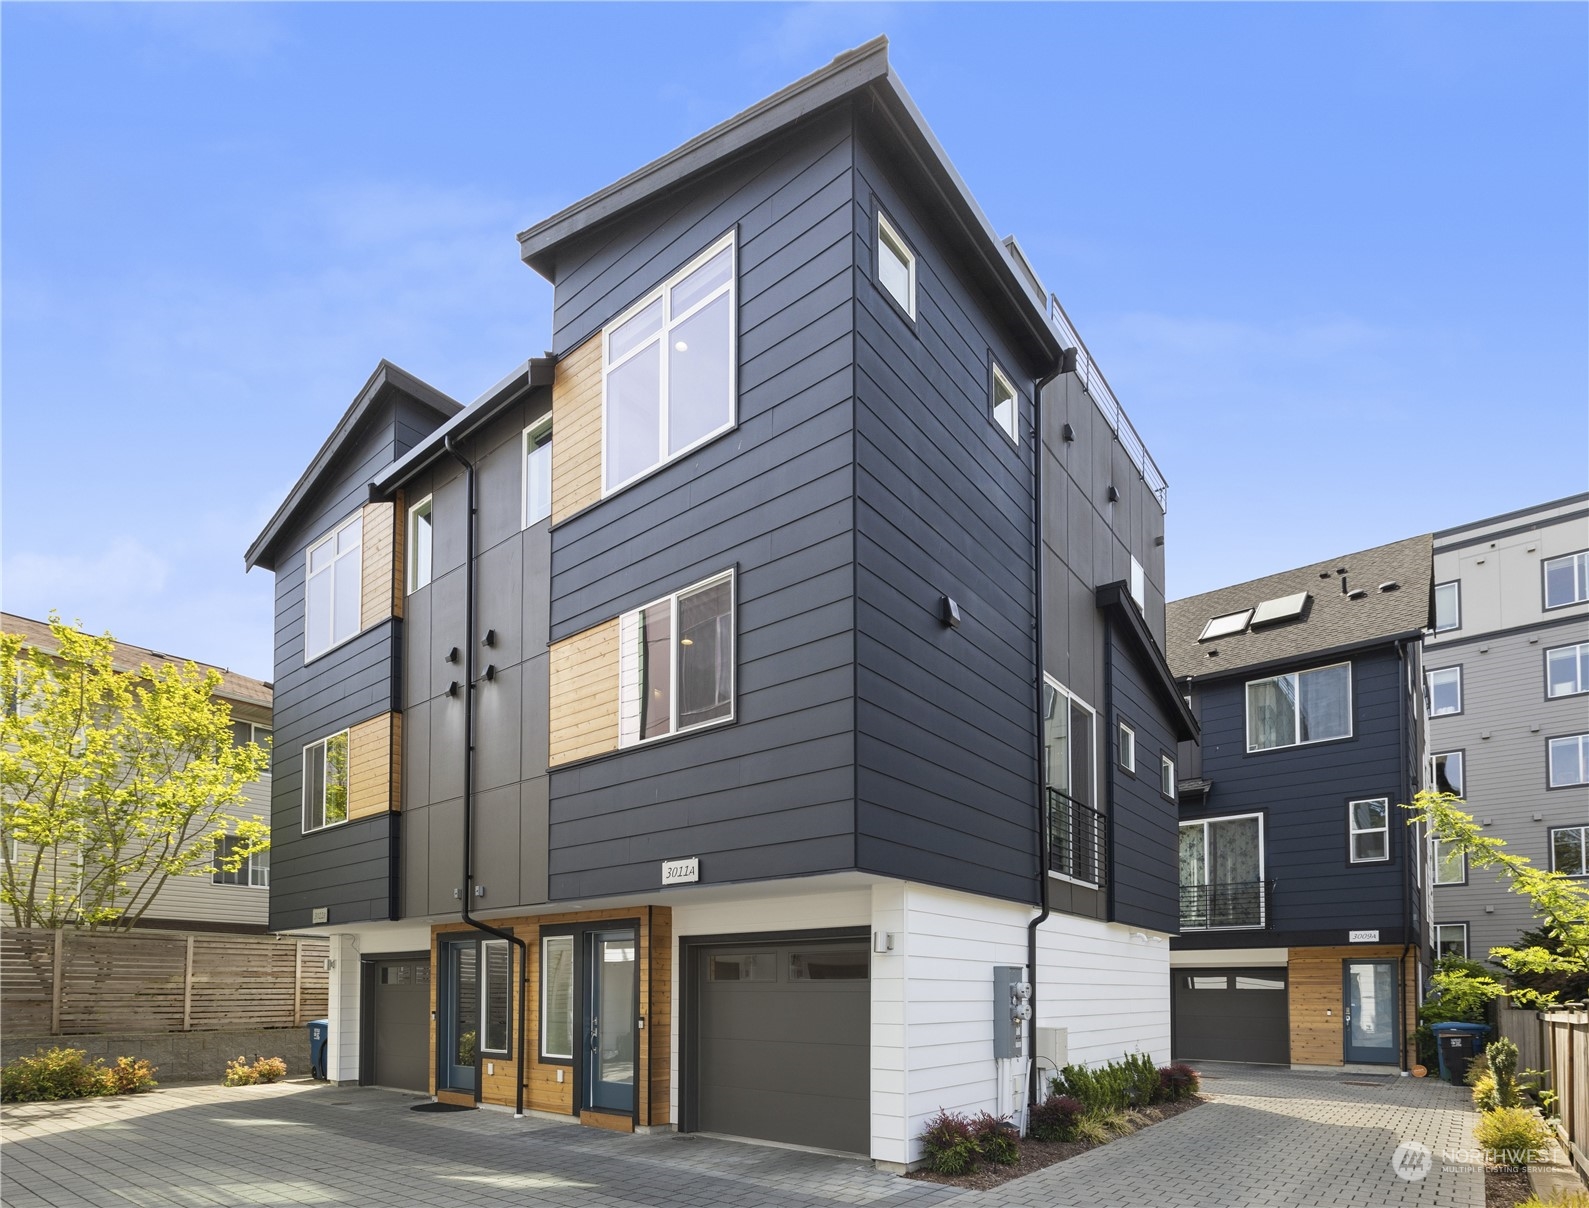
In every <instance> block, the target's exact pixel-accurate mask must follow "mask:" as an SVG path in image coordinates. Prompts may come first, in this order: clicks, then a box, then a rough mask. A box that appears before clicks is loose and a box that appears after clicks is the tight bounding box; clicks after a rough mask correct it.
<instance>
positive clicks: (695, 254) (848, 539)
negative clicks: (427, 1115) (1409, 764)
mask: <svg viewBox="0 0 1589 1208" xmlns="http://www.w3.org/2000/svg"><path fill="white" fill-rule="evenodd" d="M519 243H520V248H521V252H522V255H523V259H524V260H525V262H526V263H527V264H528V265H529V266H530V267H532V268H534V269H535V270H536V271H537V272H539V273H540V274H541V275H542V276H544V277H545V278H546V279H547V280H548V281H550V282H551V284H552V287H553V291H554V311H553V314H554V320H553V331H552V333H551V339H550V347H551V348H552V349H553V350H554V351H553V352H551V353H549V354H548V355H546V356H544V357H537V358H534V359H532V360H530V361H528V362H526V363H525V364H524V365H522V366H520V367H519V368H518V369H517V370H515V371H514V372H513V373H512V374H510V375H509V376H507V377H506V378H505V379H504V380H503V381H502V382H500V383H499V384H498V385H497V386H495V387H493V388H492V389H491V390H489V391H487V392H486V393H485V394H484V395H482V396H481V397H479V398H478V399H476V400H475V401H474V402H472V403H471V404H469V405H468V406H467V407H460V406H459V404H457V403H455V402H454V401H452V400H450V399H448V398H447V397H445V396H444V395H442V394H440V393H439V392H437V391H436V390H434V389H432V388H431V387H429V386H427V385H425V384H424V383H422V382H419V381H417V380H416V379H414V378H413V377H411V376H409V375H407V374H405V373H403V372H402V371H401V370H399V369H397V368H396V367H395V366H392V365H390V364H386V363H383V364H382V365H381V366H380V367H379V368H378V369H377V370H376V372H375V374H374V375H373V376H372V377H371V378H370V380H369V382H368V383H367V384H366V385H365V387H364V389H363V390H362V391H361V392H360V393H359V395H358V397H357V398H356V399H355V400H354V402H353V404H352V405H351V406H350V407H349V409H348V411H347V413H346V414H345V415H344V416H343V417H342V419H341V421H340V422H339V423H338V424H337V425H336V427H335V429H334V431H333V432H332V434H331V436H330V437H329V439H327V441H326V442H325V444H324V446H323V447H322V448H321V449H320V451H319V453H318V454H317V455H316V457H315V459H314V460H313V462H312V463H311V464H310V465H309V466H308V468H307V469H306V470H305V471H304V473H303V476H302V478H301V479H300V480H299V482H298V483H297V485H296V486H295V487H294V488H293V490H292V491H291V493H290V494H289V496H288V497H287V499H286V500H285V501H284V502H283V504H282V505H281V507H280V509H279V510H278V511H277V513H276V515H275V516H274V517H273V518H272V520H271V521H270V523H269V525H268V526H267V527H266V528H265V530H264V531H263V532H262V533H261V534H260V536H259V537H258V539H257V540H256V541H255V542H254V544H253V545H252V546H251V548H250V549H249V550H248V552H247V555H246V561H247V564H248V565H249V566H260V567H263V568H265V569H267V570H271V571H273V572H274V573H275V576H276V600H277V619H276V643H277V644H276V662H277V667H276V693H277V696H276V704H277V713H276V716H277V734H278V751H279V753H280V758H281V761H282V762H281V766H280V767H279V769H278V773H277V777H276V787H275V808H274V827H275V869H274V883H273V886H272V895H271V901H272V915H271V918H272V925H273V926H274V927H276V928H278V929H291V930H295V931H304V932H314V933H318V934H324V935H328V936H330V937H331V940H332V946H333V961H334V964H335V969H334V973H333V982H332V1007H331V1013H332V1032H331V1045H330V1069H331V1076H332V1077H333V1078H335V1079H337V1080H341V1081H348V1082H353V1081H357V1082H362V1083H371V1084H378V1085H386V1086H397V1087H410V1088H415V1089H420V1090H425V1091H429V1092H431V1093H433V1094H434V1095H435V1096H436V1097H437V1098H438V1099H440V1100H442V1101H444V1102H450V1103H456V1104H459V1105H474V1104H477V1103H478V1104H488V1105H500V1106H508V1105H511V1106H513V1107H515V1108H516V1109H535V1110H541V1111H549V1112H556V1113H560V1114H565V1115H570V1116H576V1117H578V1118H579V1119H580V1120H582V1121H584V1122H586V1123H589V1124H594V1125H598V1126H602V1127H612V1128H619V1129H635V1128H655V1127H669V1128H677V1129H681V1130H701V1131H709V1132H721V1133H727V1134H733V1135H736V1136H742V1137H753V1138H763V1139H768V1140H772V1141H778V1142H784V1143H792V1144H800V1145H808V1146H816V1147H821V1148H825V1149H834V1150H842V1151H847V1152H856V1153H862V1154H869V1155H871V1156H872V1157H873V1158H874V1159H876V1160H878V1161H880V1162H883V1163H891V1164H907V1163H909V1162H911V1161H913V1160H915V1159H916V1158H918V1157H919V1142H918V1141H917V1137H918V1135H919V1133H920V1131H921V1128H922V1126H923V1123H924V1121H925V1120H926V1119H927V1118H928V1117H929V1116H930V1115H931V1114H932V1113H934V1112H935V1111H937V1110H938V1109H939V1108H940V1107H947V1108H952V1109H970V1110H978V1109H983V1108H985V1109H988V1110H993V1111H998V1112H1019V1111H1020V1110H1021V1108H1022V1106H1023V1103H1024V1100H1025V1097H1026V1095H1027V1093H1028V1088H1029V1086H1030V1085H1032V1084H1033V1083H1034V1082H1035V1069H1036V1066H1035V1065H1034V1062H1033V1057H1034V1048H1035V1049H1036V1051H1037V1052H1036V1056H1037V1058H1038V1061H1039V1062H1059V1061H1065V1060H1070V1061H1097V1060H1103V1059H1107V1058H1111V1057H1118V1056H1119V1055H1120V1054H1121V1053H1123V1052H1125V1051H1128V1050H1140V1051H1146V1052H1149V1053H1151V1054H1152V1055H1153V1056H1154V1057H1155V1058H1157V1059H1161V1060H1162V1059H1165V1058H1167V1056H1168V1051H1169V1040H1170V1037H1169V969H1170V965H1169V956H1170V951H1169V942H1168V941H1169V935H1170V933H1172V932H1173V931H1175V930H1176V929H1177V926H1178V916H1177V898H1176V881H1175V875H1176V873H1175V868H1176V865H1175V859H1176V857H1175V852H1176V846H1175V844H1176V833H1177V832H1176V826H1177V816H1176V804H1175V774H1174V767H1175V764H1174V760H1175V752H1176V744H1177V743H1178V742H1180V741H1183V740H1186V739H1189V738H1191V737H1192V736H1193V734H1194V732H1195V727H1194V723H1193V722H1192V719H1191V717H1190V714H1189V713H1188V711H1187V709H1186V706H1185V704H1184V702H1183V701H1182V700H1181V697H1180V695H1179V693H1178V692H1177V691H1176V688H1175V684H1174V681H1173V678H1172V677H1171V675H1170V671H1169V667H1168V664H1167V662H1166V661H1165V658H1164V655H1163V653H1162V644H1163V636H1164V603H1163V600H1164V597H1163V582H1164V579H1163V566H1164V562H1163V532H1164V510H1163V509H1164V484H1163V479H1162V477H1160V475H1159V472H1158V470H1157V468H1156V467H1155V466H1154V464H1153V461H1152V459H1151V457H1150V456H1149V455H1148V453H1147V450H1146V449H1145V447H1144V446H1143V444H1142V442H1141V441H1140V440H1139V439H1138V438H1137V436H1136V433H1135V432H1134V431H1133V430H1132V428H1131V426H1130V423H1129V421H1128V420H1127V419H1126V418H1125V416H1124V414H1123V413H1122V412H1121V411H1120V409H1119V406H1118V404H1116V403H1115V401H1114V399H1113V396H1112V395H1111V394H1110V393H1109V391H1108V387H1107V384H1106V383H1105V382H1104V381H1103V379H1102V377H1101V375H1099V373H1098V371H1097V369H1096V366H1095V365H1094V364H1093V363H1092V361H1091V358H1090V357H1089V356H1088V354H1087V352H1086V350H1085V348H1084V347H1083V346H1081V344H1080V342H1079V340H1077V339H1076V337H1075V335H1074V333H1073V331H1072V330H1071V328H1070V326H1069V324H1068V322H1067V321H1066V320H1065V318H1064V315H1063V312H1062V311H1060V310H1059V309H1058V306H1057V303H1051V302H1050V301H1049V299H1048V298H1047V296H1046V295H1045V294H1044V292H1043V290H1042V287H1041V286H1040V285H1039V284H1038V281H1037V278H1036V276H1035V274H1034V273H1033V272H1032V270H1031V268H1030V266H1029V265H1028V264H1027V262H1026V261H1025V259H1024V257H1022V255H1021V253H1020V250H1019V248H1018V246H1016V245H1015V243H1014V241H1013V240H1001V239H999V238H998V237H996V236H995V234H994V232H993V229H992V227H991V226H990V224H989V222H988V220H987V218H986V217H985V216H984V215H983V213H982V211H981V210H980V209H979V207H978V206H977V204H976V203H975V201H974V200H973V199H972V197H971V195H970V193H969V192H968V190H967V188H966V186H965V183H964V182H963V181H962V180H961V179H960V177H959V176H958V175H957V174H956V173H955V171H954V169H953V167H952V166H951V165H950V163H949V161H948V158H947V156H946V155H945V153H944V150H943V148H942V147H941V146H940V145H939V144H938V142H937V141H936V139H935V138H934V137H933V135H932V133H931V131H930V130H929V129H928V127H927V124H926V122H925V120H924V119H923V118H922V116H921V114H920V113H919V112H918V111H917V109H916V107H915V105H914V104H913V103H912V102H911V100H910V98H909V96H908V95H907V94H906V93H905V91H904V88H903V87H902V85H901V84H900V82H899V79H898V77H897V76H896V75H895V74H894V72H893V71H892V70H891V68H890V66H889V64H888V59H887V50H886V43H885V42H884V41H883V40H881V39H879V40H878V41H876V42H873V43H869V44H867V45H866V46H863V47H860V48H858V49H857V50H855V51H852V52H850V53H848V54H846V55H844V56H841V57H840V58H839V59H837V60H835V61H834V62H833V63H832V64H831V65H829V66H828V67H826V68H824V69H822V70H821V71H818V72H816V73H815V74H813V75H811V76H808V77H806V78H804V79H802V80H800V81H798V82H797V83H795V84H793V85H791V86H790V87H788V88H786V89H784V90H783V91H781V92H779V93H777V94H775V95H773V96H771V97H769V98H768V99H766V100H764V101H762V102H761V103H759V104H757V105H755V106H753V107H752V108H750V109H748V110H746V111H745V112H743V113H741V114H739V115H738V116H736V117H734V118H731V119H730V120H728V121H726V122H724V123H723V124H721V125H719V126H717V127H714V128H713V129H711V130H709V131H707V132H706V133H705V134H702V135H701V136H699V137H698V138H695V139H693V140H691V141H690V142H688V143H686V144H684V145H683V146H681V147H679V148H678V149H676V150H674V151H672V152H670V153H669V154H667V155H665V156H664V157H662V158H661V159H659V160H657V161H655V162H653V163H651V164H648V165H646V166H645V167H643V168H641V169H639V170H638V171H636V172H634V173H633V174H631V175H629V176H627V177H625V178H624V179H622V180H620V181H618V182H617V183H615V184H613V185H611V186H609V187H608V188H605V189H603V190H601V191H600V192H598V193H595V194H593V195H592V196H590V197H587V198H585V199H584V200H582V201H580V202H578V203H576V204H574V205H573V206H570V207H569V208H567V209H566V210H564V211H562V212H561V213H559V214H556V215H554V216H552V217H550V218H548V219H546V220H545V221H543V222H540V223H538V224H537V225H535V226H534V227H532V228H530V229H529V230H527V231H525V232H524V233H523V234H522V235H520V237H519ZM1415 590H1416V588H1415ZM1387 791H1388V790H1387Z"/></svg>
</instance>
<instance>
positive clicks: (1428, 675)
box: [1423, 663, 1462, 717]
mask: <svg viewBox="0 0 1589 1208" xmlns="http://www.w3.org/2000/svg"><path fill="white" fill-rule="evenodd" d="M1423 675H1424V685H1425V691H1426V692H1427V693H1428V696H1429V716H1430V717H1456V716H1457V715H1458V714H1460V713H1461V712H1462V664H1461V663H1456V664H1454V665H1453V666H1450V667H1434V668H1431V669H1430V670H1428V671H1425V672H1424V673H1423ZM1437 675H1452V676H1455V677H1456V685H1457V707H1456V708H1455V709H1442V710H1440V711H1439V712H1438V713H1437V712H1435V676H1437Z"/></svg>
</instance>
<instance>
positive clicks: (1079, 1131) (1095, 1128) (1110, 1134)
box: [1076, 1112, 1114, 1145]
mask: <svg viewBox="0 0 1589 1208" xmlns="http://www.w3.org/2000/svg"><path fill="white" fill-rule="evenodd" d="M1076 1139H1077V1140H1078V1141H1086V1142H1087V1143H1088V1144H1089V1145H1103V1144H1104V1143H1106V1142H1108V1141H1112V1140H1114V1131H1113V1130H1112V1129H1111V1128H1110V1127H1109V1114H1108V1113H1107V1112H1083V1113H1082V1115H1081V1117H1080V1118H1079V1119H1078V1120H1077V1121H1076Z"/></svg>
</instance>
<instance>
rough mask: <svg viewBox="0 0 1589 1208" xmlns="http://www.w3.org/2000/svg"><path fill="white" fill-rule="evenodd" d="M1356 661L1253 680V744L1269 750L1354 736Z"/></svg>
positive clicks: (1249, 691) (1250, 724)
mask: <svg viewBox="0 0 1589 1208" xmlns="http://www.w3.org/2000/svg"><path fill="white" fill-rule="evenodd" d="M1351 733H1352V665H1351V664H1350V663H1336V664H1335V665H1334V666H1331V667H1318V668H1315V669H1313V670H1311V671H1294V672H1291V673H1290V674H1287V675H1276V676H1272V677H1270V678H1269V679H1261V680H1253V681H1251V682H1250V683H1248V685H1247V749H1248V750H1249V751H1269V750H1273V749H1274V748H1276V747H1294V746H1300V745H1302V744H1303V743H1310V742H1325V741H1327V740H1329V739H1332V738H1349V737H1350V736H1351Z"/></svg>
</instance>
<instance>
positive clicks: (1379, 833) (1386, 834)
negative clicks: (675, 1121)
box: [1346, 797, 1390, 864]
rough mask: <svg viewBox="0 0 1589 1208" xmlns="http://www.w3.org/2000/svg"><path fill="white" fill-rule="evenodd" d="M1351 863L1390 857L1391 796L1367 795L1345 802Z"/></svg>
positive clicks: (1376, 860)
mask: <svg viewBox="0 0 1589 1208" xmlns="http://www.w3.org/2000/svg"><path fill="white" fill-rule="evenodd" d="M1346 818H1347V826H1348V827H1349V828H1350V830H1351V843H1352V846H1351V856H1352V863H1353V864H1377V863H1379V862H1380V861H1382V860H1388V859H1390V798H1388V797H1368V798H1365V799H1363V800H1362V801H1348V802H1347V803H1346Z"/></svg>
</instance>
